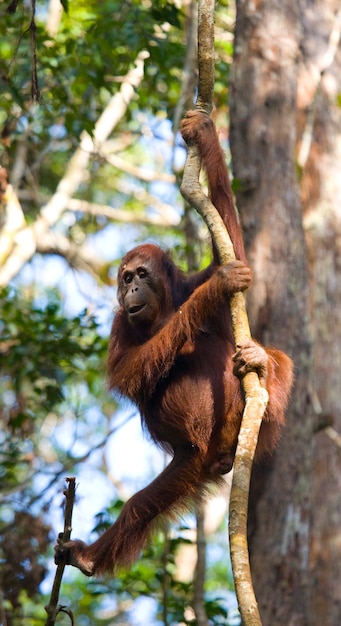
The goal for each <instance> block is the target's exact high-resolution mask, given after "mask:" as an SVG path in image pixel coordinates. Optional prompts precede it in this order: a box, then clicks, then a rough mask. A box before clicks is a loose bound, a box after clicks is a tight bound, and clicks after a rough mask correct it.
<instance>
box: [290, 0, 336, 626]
mask: <svg viewBox="0 0 341 626" xmlns="http://www.w3.org/2000/svg"><path fill="white" fill-rule="evenodd" d="M310 7H311V10H310V11H309V12H308V11H307V12H306V13H305V16H304V17H305V19H304V22H303V24H304V47H303V60H302V65H301V68H300V85H301V89H300V94H301V98H300V99H299V107H300V109H299V114H300V117H299V119H300V124H299V133H300V135H299V139H301V138H302V143H303V141H304V136H305V135H306V134H307V133H306V131H307V129H308V130H310V131H311V137H310V150H309V154H308V158H307V161H306V163H305V164H304V166H303V172H302V174H303V176H302V184H301V191H302V193H301V195H302V202H303V208H304V225H305V230H306V239H307V246H308V262H309V278H310V306H311V310H312V330H313V357H314V387H313V389H314V396H313V397H314V409H315V412H316V415H317V419H316V427H317V432H316V434H315V437H314V468H313V485H312V493H313V501H314V505H313V515H312V520H313V523H312V533H311V552H310V567H311V582H312V593H311V608H312V611H311V621H310V624H311V626H320V625H321V624H323V625H324V626H338V625H339V624H340V623H341V597H340V588H341V540H340V539H341V534H340V529H341V495H340V494H341V444H340V441H341V438H340V435H341V402H340V381H341V377H340V371H341V315H340V310H341V306H340V305H341V280H340V268H341V245H340V242H341V208H340V207H341V205H340V198H341V177H340V163H341V110H340V106H338V104H337V100H338V95H339V94H340V91H341V78H340V76H341V50H340V29H341V6H340V2H339V0H323V1H322V0H315V1H314V2H312V3H311V4H310ZM337 12H338V13H337ZM311 113H313V118H311ZM309 118H310V120H309ZM309 122H311V123H310V124H309ZM301 145H302V144H301V143H300V145H299V154H300V153H301V152H302V151H301ZM328 424H331V425H332V428H330V426H328Z"/></svg>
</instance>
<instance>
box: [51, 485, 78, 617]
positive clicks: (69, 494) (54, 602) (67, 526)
mask: <svg viewBox="0 0 341 626" xmlns="http://www.w3.org/2000/svg"><path fill="white" fill-rule="evenodd" d="M66 482H67V483H68V488H67V489H66V490H65V491H64V494H65V496H66V502H65V514H64V531H63V532H62V533H60V535H59V537H58V541H60V542H61V543H62V544H64V543H65V542H66V541H69V540H70V536H71V530H72V510H73V505H74V501H75V493H76V479H75V478H66ZM64 569H65V563H59V564H58V565H57V570H56V573H55V577H54V581H53V586H52V591H51V595H50V602H49V603H48V604H47V605H46V606H45V611H46V613H47V620H46V622H45V626H54V624H55V622H56V617H57V615H58V613H60V612H63V613H67V614H68V615H69V617H70V620H71V622H70V623H71V624H73V623H74V622H73V615H72V612H71V611H70V610H69V609H67V608H66V607H64V606H58V600H59V591H60V585H61V582H62V578H63V574H64Z"/></svg>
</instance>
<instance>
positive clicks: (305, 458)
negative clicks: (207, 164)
mask: <svg viewBox="0 0 341 626" xmlns="http://www.w3.org/2000/svg"><path fill="white" fill-rule="evenodd" d="M300 38H301V29H300V20H299V15H298V6H297V3H296V2H295V1H294V0H286V1H285V2H283V0H265V1H264V2H262V1H258V2H249V1H244V0H243V1H241V0H239V1H237V19H236V30H235V53H234V62H233V72H232V84H231V95H230V101H231V112H230V114H231V125H230V128H231V130H230V142H231V151H232V158H233V170H234V177H235V185H236V189H237V192H236V195H237V204H238V208H239V210H240V212H241V216H242V224H243V227H244V232H245V241H246V247H247V253H248V258H249V262H250V265H251V267H252V268H253V270H254V281H253V286H252V287H251V289H250V293H249V294H248V310H249V317H250V323H251V328H252V331H253V335H254V336H255V337H256V338H259V339H260V340H261V341H262V343H265V344H266V345H269V344H274V345H276V346H277V347H279V348H282V349H284V350H285V351H286V352H287V353H288V354H289V355H290V356H291V357H292V358H293V360H294V363H295V369H296V384H295V389H294V392H293V395H292V401H291V404H290V408H289V410H288V415H287V428H286V429H285V432H284V433H283V437H282V442H281V445H280V447H279V449H278V450H277V451H276V453H275V455H274V456H273V457H272V458H271V459H268V460H267V461H266V462H264V463H262V465H258V466H256V467H255V468H254V471H253V477H252V486H251V494H250V504H249V508H250V512H249V535H250V552H251V570H252V574H253V581H254V586H255V591H256V596H257V599H258V602H259V610H260V614H261V618H262V622H263V624H264V626H267V625H270V624H271V626H276V625H278V626H279V625H281V626H283V624H287V625H295V626H298V625H299V626H308V624H309V625H310V624H311V621H310V592H309V547H310V528H311V527H310V520H311V488H312V436H313V419H312V409H311V403H310V389H311V384H310V377H311V365H312V359H311V341H310V336H309V308H308V305H309V300H308V296H309V294H308V274H307V255H306V247H305V240H304V233H303V225H302V210H301V203H300V196H299V187H298V184H297V175H296V165H295V161H294V154H295V145H296V92H297V67H298V58H299V46H300Z"/></svg>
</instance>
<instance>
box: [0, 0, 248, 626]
mask: <svg viewBox="0 0 341 626" xmlns="http://www.w3.org/2000/svg"><path fill="white" fill-rule="evenodd" d="M194 4H195V3H190V2H181V1H174V2H167V1H165V0H157V1H154V0H153V2H152V1H151V0H142V1H141V0H139V1H137V0H128V1H124V2H116V1H114V0H103V1H102V2H95V1H94V0H87V1H86V2H85V1H83V0H69V2H66V0H64V2H63V3H62V5H63V8H62V5H61V3H59V0H48V1H38V0H37V1H35V2H31V1H27V0H19V1H18V0H13V1H12V2H9V1H3V2H1V3H0V82H1V90H0V134H1V143H0V164H1V166H2V167H3V168H6V169H7V172H8V178H9V182H10V183H11V185H12V187H11V189H12V191H11V194H12V193H13V196H12V195H11V200H10V201H8V202H7V209H6V202H3V203H2V204H1V212H0V250H1V255H2V256H1V255H0V256H1V262H0V271H1V263H2V265H3V268H4V270H5V272H4V274H2V278H1V285H2V290H1V295H0V402H1V408H0V423H1V434H0V459H1V469H0V483H1V500H0V503H1V508H0V561H1V574H0V584H1V599H0V623H3V624H4V625H5V624H6V626H19V625H20V626H35V625H40V624H44V623H45V619H46V614H45V611H44V605H45V604H46V602H47V597H48V593H49V590H50V588H51V584H52V576H53V574H54V564H53V560H52V553H53V549H52V548H53V544H54V541H55V538H56V535H57V532H59V531H60V530H61V528H62V524H63V519H62V515H63V511H62V507H63V495H62V492H63V487H64V478H65V477H66V476H68V475H72V474H75V475H76V476H77V479H79V482H80V496H79V501H78V502H77V503H76V509H77V507H80V514H79V516H78V518H77V514H76V520H77V523H78V529H77V532H78V533H80V534H84V533H88V534H90V532H91V531H93V536H95V535H96V532H97V531H99V530H103V528H104V527H105V526H106V525H108V524H110V523H112V520H113V518H114V517H115V516H116V515H117V513H118V511H119V509H120V507H121V506H122V504H123V501H124V499H126V497H127V495H128V494H129V493H131V491H132V490H134V489H135V488H136V486H137V487H139V486H140V483H139V481H140V482H141V484H143V481H145V482H147V481H148V480H149V479H150V478H151V477H152V474H153V472H154V471H156V469H157V468H158V467H159V466H160V465H162V464H163V463H164V462H165V459H164V458H163V457H162V458H161V457H159V460H157V461H155V464H156V465H155V467H156V469H155V467H154V465H153V463H154V461H153V462H151V463H150V462H149V461H150V457H149V455H152V454H154V453H152V452H151V451H150V448H148V449H147V452H146V457H147V463H146V462H145V464H144V465H143V464H142V466H143V467H142V469H143V468H144V474H145V475H141V474H143V472H142V469H141V466H140V465H141V462H140V459H139V458H137V459H136V457H135V459H136V461H135V462H134V463H132V467H131V475H132V476H134V475H135V476H136V475H137V476H136V478H137V480H136V481H135V479H134V478H132V477H131V476H130V477H129V478H128V479H127V483H126V484H125V482H124V481H125V479H126V478H127V477H126V476H125V475H123V476H114V475H113V473H114V470H113V467H112V466H110V462H109V465H108V456H110V449H109V445H110V442H112V440H113V439H114V438H115V437H116V436H117V434H118V433H119V432H120V430H121V429H122V428H124V426H125V425H126V424H127V423H128V424H130V423H131V422H132V421H134V419H135V417H136V416H135V417H133V411H132V409H131V407H128V408H127V407H125V406H122V405H121V404H120V403H119V404H118V402H117V400H116V399H115V398H113V397H111V396H110V395H109V393H108V391H107V388H106V379H105V376H106V374H105V369H106V368H105V362H106V351H107V339H108V334H109V331H110V323H111V319H112V310H113V308H114V307H115V280H116V274H115V271H116V268H117V266H118V263H119V259H120V256H121V255H122V254H123V253H124V252H125V251H126V250H127V249H128V248H130V247H132V246H133V245H134V244H135V243H137V242H139V241H141V240H145V239H151V240H153V241H155V242H158V243H161V244H162V245H163V246H166V247H170V248H172V250H173V252H174V257H175V260H176V261H178V262H179V263H180V264H181V265H182V266H183V267H184V268H187V267H190V268H192V269H195V268H196V267H197V266H198V263H199V259H200V260H201V263H205V262H207V260H208V258H209V256H208V254H209V249H208V245H207V237H206V232H205V230H204V229H203V228H202V225H201V224H200V223H199V221H198V219H197V218H196V217H195V216H193V214H192V212H191V211H189V210H188V208H186V209H185V211H184V207H183V204H182V201H181V200H180V196H179V191H178V186H177V179H178V177H179V175H180V174H181V169H182V166H183V161H184V151H183V147H182V144H181V141H180V140H179V136H178V133H177V123H176V122H175V125H174V124H173V121H174V120H175V119H176V120H178V119H179V118H181V116H182V115H183V113H184V111H185V110H186V108H187V107H190V106H191V103H192V102H193V97H194V89H195V67H193V65H192V66H190V67H187V71H190V72H191V73H192V74H193V78H192V81H191V83H190V86H186V85H185V83H184V66H185V62H186V53H187V52H188V38H189V32H190V29H191V26H192V20H193V14H192V13H191V11H192V10H193V6H194ZM232 26H233V16H232V13H231V10H230V8H229V5H228V2H219V3H218V7H217V39H216V48H217V65H216V90H215V98H216V101H215V104H216V107H217V114H218V115H225V114H226V110H227V83H228V73H229V64H230V60H231V54H232V35H231V32H232ZM142 51H144V57H143V58H144V59H145V62H144V67H143V76H142V77H140V79H139V81H138V82H137V83H136V87H135V91H134V94H133V95H132V96H131V97H130V98H129V101H128V102H127V105H128V106H127V107H126V109H125V110H123V113H122V115H121V116H120V117H119V120H118V122H117V124H116V125H115V128H114V129H113V132H111V133H109V136H108V137H107V138H106V140H105V142H103V144H102V145H101V150H98V151H97V150H96V144H95V146H94V149H93V150H92V151H91V154H89V155H88V156H89V161H88V166H87V167H86V168H85V172H83V173H82V176H81V180H80V184H79V185H78V186H77V190H76V191H77V193H76V194H75V195H76V198H75V195H74V194H71V195H72V197H70V198H69V202H66V206H65V210H63V211H61V213H60V215H59V214H58V217H56V219H55V220H53V222H52V224H51V225H50V227H49V228H48V229H46V230H43V231H42V233H41V234H40V235H39V234H38V236H36V235H35V239H34V246H33V249H32V254H28V255H27V256H25V259H24V260H23V261H22V263H21V262H19V264H18V266H17V267H18V269H17V270H16V271H12V270H11V269H10V272H9V274H8V273H6V272H7V268H8V267H9V268H11V267H12V266H11V260H12V258H14V257H15V258H18V257H19V259H20V254H21V253H22V251H23V250H24V251H25V255H26V254H27V252H26V251H27V243H26V240H25V237H26V236H28V235H31V234H32V233H35V232H36V231H34V230H30V229H31V228H34V226H35V225H36V224H37V223H38V221H39V219H41V217H42V215H43V211H44V207H46V205H47V203H49V202H50V201H51V199H53V198H54V197H55V194H56V189H57V187H58V185H59V184H60V181H61V180H64V179H66V180H67V181H69V180H71V178H72V174H67V176H66V172H67V171H68V170H67V168H68V165H69V164H70V161H71V159H72V157H73V155H74V154H75V152H76V150H77V148H78V147H79V145H80V141H81V137H82V133H83V134H84V132H86V133H87V134H88V136H90V137H94V128H95V124H96V122H97V120H98V119H99V117H100V115H101V114H102V113H103V111H105V109H106V107H107V106H108V104H109V103H110V101H111V99H112V98H113V96H115V94H119V93H120V90H121V89H122V86H123V85H124V84H125V81H126V78H127V75H128V74H129V72H131V71H132V70H133V69H134V67H135V65H136V60H137V58H138V56H139V54H140V53H141V52H142ZM224 125H225V121H224ZM103 147H104V148H105V150H102V148H103ZM13 198H14V201H15V203H16V204H15V206H16V211H15V212H12V213H10V211H11V210H12V209H11V206H12V205H11V202H12V200H13ZM71 200H72V201H74V200H77V202H78V203H79V202H86V203H87V204H86V205H82V206H80V204H77V205H75V204H72V202H71ZM6 210H7V213H6ZM115 210H116V211H121V213H119V212H117V213H115V214H114V213H113V212H112V211H115ZM122 211H123V212H124V214H123V213H122ZM14 216H15V217H14ZM11 220H12V221H11ZM51 236H52V237H53V238H52V243H51ZM30 241H31V239H30ZM8 276H9V278H8ZM134 423H136V420H135V422H134ZM138 428H139V427H138V426H137V428H135V431H136V433H138V432H139V430H138ZM136 437H137V438H139V437H140V435H139V434H136ZM141 445H142V444H141ZM139 450H140V448H139ZM121 454H122V452H121ZM123 454H124V452H123ZM133 454H134V452H133ZM153 458H154V457H153ZM118 463H119V459H118ZM145 465H148V470H146V469H145ZM85 468H87V469H85ZM123 474H124V470H123ZM136 483H137V484H136ZM82 489H83V491H82ZM102 492H103V493H102ZM99 494H100V496H101V497H100V500H99V502H97V499H96V496H98V495H99ZM92 500H94V507H95V508H94V509H91V508H90V511H88V505H89V501H90V505H91V502H92ZM110 502H111V504H110ZM99 509H100V512H99V513H98V510H99ZM84 517H85V518H87V522H86V523H85V527H84V528H83V526H82V522H83V521H84V520H83V518H84ZM80 518H81V519H80ZM187 526H188V527H189V528H192V527H193V520H192V518H188V520H186V521H185V522H184V523H183V527H184V528H185V529H186V527H187ZM217 533H219V536H220V540H221V541H220V543H222V545H225V549H223V550H221V551H218V554H217V555H216V552H215V550H214V549H212V559H211V562H210V563H209V565H208V573H207V580H208V581H209V582H208V584H207V595H206V596H205V606H206V611H207V614H208V616H209V617H210V623H211V624H223V623H224V624H226V623H231V624H234V623H238V617H236V615H235V613H234V610H231V611H230V618H228V620H227V617H226V616H227V612H228V609H227V598H228V597H229V596H228V593H229V589H230V588H231V574H230V572H229V566H228V564H227V563H226V554H227V549H226V528H225V527H223V526H222V527H221V526H219V528H217ZM185 535H186V533H185ZM185 535H183V533H182V531H181V529H179V527H174V528H173V527H172V528H171V529H168V528H167V529H164V531H163V532H160V533H159V535H158V536H157V537H156V538H155V541H153V543H152V545H151V546H149V547H148V549H147V550H146V551H145V553H144V555H143V558H141V560H140V561H139V562H138V563H137V564H136V565H135V567H134V568H133V569H132V570H131V571H130V572H123V573H122V574H121V575H120V576H119V577H118V578H117V579H115V580H107V579H106V580H104V581H96V580H95V581H92V580H87V579H85V578H84V577H83V576H82V575H81V574H80V573H79V572H77V571H67V573H66V576H65V578H64V583H63V590H62V594H63V597H62V598H61V602H62V603H63V604H67V606H69V607H71V608H72V610H73V612H74V616H75V623H77V624H78V625H82V626H85V625H87V624H89V625H90V624H91V625H92V626H94V625H97V624H98V625H102V624H103V626H104V625H105V624H115V623H117V624H123V623H124V624H132V625H134V624H145V623H155V624H156V623H163V624H175V623H180V622H181V623H186V624H187V623H193V620H194V616H193V609H192V600H191V594H192V592H191V585H190V582H188V581H187V582H183V581H181V580H178V578H177V576H176V570H177V566H176V563H175V554H176V552H177V550H179V545H180V546H181V545H182V544H187V543H188V542H189V543H191V542H192V540H189V539H186V536H185ZM84 539H86V536H84ZM212 545H213V546H214V539H212ZM229 619H230V621H229ZM68 620H69V618H68V617H67V616H66V615H64V616H63V615H62V614H61V615H60V616H59V618H58V624H64V623H65V624H68V623H69V621H68ZM226 620H227V621H226Z"/></svg>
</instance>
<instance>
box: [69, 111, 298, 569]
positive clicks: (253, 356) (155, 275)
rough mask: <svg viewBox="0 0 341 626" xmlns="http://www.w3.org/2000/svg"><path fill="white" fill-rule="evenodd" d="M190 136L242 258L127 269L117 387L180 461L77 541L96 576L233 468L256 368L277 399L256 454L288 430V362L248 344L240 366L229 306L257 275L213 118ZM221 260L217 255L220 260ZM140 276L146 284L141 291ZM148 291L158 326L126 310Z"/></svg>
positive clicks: (73, 558) (128, 262)
mask: <svg viewBox="0 0 341 626" xmlns="http://www.w3.org/2000/svg"><path fill="white" fill-rule="evenodd" d="M182 133H183V136H184V138H185V140H186V141H187V142H188V143H190V142H195V143H196V144H197V145H198V148H199V151H200V154H201V158H202V161H203V164H204V166H205V168H206V171H207V174H208V180H209V185H210V192H211V198H212V201H213V203H214V204H215V206H216V207H217V209H218V210H219V213H220V215H221V216H222V218H223V220H224V222H225V224H226V226H227V228H228V230H229V233H230V236H231V239H232V241H233V244H234V247H235V252H236V257H237V259H240V260H239V261H236V262H235V263H232V264H230V265H227V266H225V267H220V268H217V263H216V261H215V262H214V263H212V264H211V265H210V266H209V267H208V268H206V270H203V271H202V272H199V273H197V274H195V275H194V276H191V277H186V276H185V275H184V274H183V273H182V272H181V271H180V270H179V269H178V268H177V267H176V266H175V265H174V263H173V262H172V261H171V259H170V257H169V256H168V254H166V253H165V252H163V251H162V250H161V249H160V248H158V247H157V246H154V245H151V244H147V245H142V246H138V247H137V248H135V249H134V250H132V251H131V252H128V254H127V255H126V256H125V257H124V259H123V260H122V264H121V267H120V270H119V275H118V285H119V300H120V305H121V306H120V309H119V311H118V312H117V314H116V316H115V320H114V323H113V326H112V331H111V338H110V346H109V359H108V373H109V383H110V387H111V388H112V389H113V390H115V391H116V392H118V393H119V394H121V395H122V396H125V397H127V398H129V399H130V400H132V401H133V402H134V403H135V404H136V405H137V406H138V408H139V410H140V412H141V417H142V420H143V423H144V425H145V426H146V428H147V429H148V431H149V433H150V435H151V437H152V439H153V440H154V441H155V442H156V443H157V444H159V445H160V446H161V447H163V448H164V449H166V450H168V451H170V452H171V453H172V455H173V460H172V461H171V462H170V464H169V465H168V467H167V468H166V469H165V470H164V471H163V472H162V473H161V474H160V476H158V477H157V478H156V479H155V480H154V481H153V482H152V483H151V484H150V485H148V486H147V487H146V488H145V489H142V491H140V492H138V493H137V494H135V495H134V496H133V497H132V498H131V499H130V500H129V501H128V502H127V503H126V504H125V506H124V508H123V511H122V513H121V515H120V516H119V518H118V519H117V521H116V522H115V524H113V526H111V528H109V530H107V531H106V532H105V533H104V534H103V535H102V536H101V537H100V538H99V539H98V540H97V541H96V542H95V543H94V544H92V545H90V546H86V545H85V544H84V543H83V542H80V541H77V540H76V541H74V542H70V543H68V544H66V546H65V547H66V548H67V549H68V550H69V554H68V557H67V558H68V562H69V563H71V564H73V565H76V566H77V567H79V568H80V569H81V570H82V571H83V572H84V573H85V574H88V575H91V574H94V573H95V574H100V573H103V572H105V571H112V570H113V569H115V568H118V567H120V566H127V565H130V564H131V563H132V562H133V561H134V560H135V559H136V558H137V557H138V555H139V553H140V550H141V548H142V547H143V545H144V544H145V542H146V540H147V538H148V536H149V535H150V531H151V529H152V526H153V523H154V521H156V520H158V519H159V518H160V516H162V515H165V514H166V515H168V516H172V515H174V514H176V513H178V512H180V511H181V510H183V509H184V508H186V507H188V505H189V504H190V502H191V501H193V500H195V499H196V498H199V497H201V496H202V495H203V494H204V493H205V490H206V488H207V486H208V485H209V484H212V483H219V480H220V475H221V474H223V473H225V472H227V471H229V470H230V469H231V467H232V463H233V458H234V454H235V449H236V445H237V437H238V432H239V427H240V421H241V416H242V412H243V407H244V400H243V394H242V391H241V388H240V381H239V380H238V378H237V377H236V375H235V374H238V375H239V376H241V375H243V374H244V373H245V371H247V370H248V369H254V370H256V371H258V373H259V374H260V378H261V381H262V383H263V384H266V386H267V389H268V391H269V404H268V407H267V410H266V414H265V418H264V422H263V424H262V427H261V432H260V437H259V442H258V448H257V451H258V452H257V454H258V456H259V455H261V454H262V453H264V452H268V451H271V450H273V448H274V447H275V445H276V444H277V442H278V438H279V433H280V429H281V426H282V425H283V422H284V411H285V408H286V405H287V400H288V395H289V392H290V387H291V383H292V364H291V361H290V359H289V358H288V357H287V356H286V355H285V354H284V353H282V352H280V351H278V350H275V349H266V350H265V349H264V348H262V347H261V346H259V344H257V343H256V342H251V341H250V342H248V343H247V344H245V346H242V348H241V350H240V351H239V352H238V353H237V355H236V357H235V358H234V361H235V364H234V362H233V360H232V357H233V353H234V346H233V338H232V334H231V321H230V317H229V311H228V297H229V295H230V294H231V293H233V292H235V291H236V290H241V289H245V288H246V287H247V286H248V283H249V281H250V270H249V269H248V268H247V267H246V266H245V252H244V247H243V242H242V237H241V232H240V228H239V224H238V220H237V215H236V212H235V209H234V206H233V201H232V196H231V191H230V185H229V180H228V174H227V170H226V167H225V163H224V159H223V155H222V151H221V149H220V145H219V142H218V138H217V135H216V132H215V128H214V125H213V123H212V121H211V120H210V119H209V118H208V117H207V116H206V115H204V114H202V113H198V112H190V113H189V114H188V117H187V118H186V119H185V120H184V122H183V125H182ZM216 256H217V254H216V251H215V260H216ZM141 268H142V270H143V271H142V273H141ZM128 271H129V272H130V273H131V274H127V272H128ZM139 272H140V275H139V276H137V274H138V273H139ZM135 275H136V276H135ZM135 278H136V285H137V286H136V287H135V286H134V287H133V288H132V287H131V285H135V283H134V282H133V280H135ZM139 289H140V290H141V293H144V294H147V298H148V299H149V300H150V302H151V303H152V304H153V305H154V306H155V307H156V310H157V313H156V314H154V313H153V314H150V318H149V317H148V321H146V319H143V320H142V321H141V319H140V321H139V316H138V315H137V321H134V318H133V319H131V317H133V316H131V317H130V315H129V307H128V306H127V304H126V302H125V299H126V294H127V293H129V294H130V296H131V293H132V292H133V291H136V292H138V291H139ZM148 294H149V295H148ZM143 297H146V296H145V295H144V296H143ZM125 307H126V308H125ZM127 310H128V312H127ZM144 315H146V314H144ZM148 315H149V314H148Z"/></svg>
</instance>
